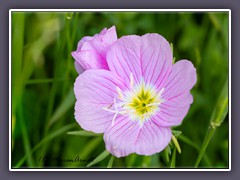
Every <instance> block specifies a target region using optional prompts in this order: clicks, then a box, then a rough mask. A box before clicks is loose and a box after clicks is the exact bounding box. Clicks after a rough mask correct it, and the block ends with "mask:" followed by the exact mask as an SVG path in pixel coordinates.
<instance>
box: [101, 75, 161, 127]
mask: <svg viewBox="0 0 240 180" xmlns="http://www.w3.org/2000/svg"><path fill="white" fill-rule="evenodd" d="M163 91H164V88H162V89H161V91H159V92H158V91H157V90H156V89H155V88H154V86H152V85H150V84H146V83H145V82H144V80H142V81H141V82H140V83H139V84H137V85H134V83H133V76H132V74H130V89H129V90H128V91H125V92H122V91H121V90H120V88H119V87H117V92H118V95H119V97H118V99H119V101H118V102H116V99H115V98H114V99H113V100H114V102H113V104H114V109H110V107H112V106H113V104H111V105H110V106H109V107H108V108H103V109H104V110H106V111H109V112H112V113H114V116H113V120H112V124H113V123H114V120H115V119H116V117H117V115H119V114H120V115H127V116H129V117H130V119H131V120H133V121H138V122H139V123H140V125H141V126H142V125H143V123H144V122H145V121H147V120H149V119H150V117H151V116H152V115H154V114H156V112H157V111H158V110H159V105H160V104H161V103H162V102H164V100H163V99H162V98H161V95H162V92H163Z"/></svg>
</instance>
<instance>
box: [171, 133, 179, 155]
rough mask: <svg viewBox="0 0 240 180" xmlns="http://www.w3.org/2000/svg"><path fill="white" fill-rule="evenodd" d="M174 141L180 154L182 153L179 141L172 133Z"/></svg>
mask: <svg viewBox="0 0 240 180" xmlns="http://www.w3.org/2000/svg"><path fill="white" fill-rule="evenodd" d="M172 141H173V144H174V146H175V147H176V148H177V150H178V152H179V154H181V148H180V146H179V144H178V141H177V139H176V137H175V136H174V135H172Z"/></svg>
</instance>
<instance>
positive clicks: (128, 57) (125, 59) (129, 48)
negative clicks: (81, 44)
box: [107, 35, 142, 82]
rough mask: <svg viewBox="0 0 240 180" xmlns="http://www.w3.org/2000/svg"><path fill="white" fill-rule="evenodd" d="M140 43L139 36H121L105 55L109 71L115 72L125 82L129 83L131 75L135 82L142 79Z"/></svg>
mask: <svg viewBox="0 0 240 180" xmlns="http://www.w3.org/2000/svg"><path fill="white" fill-rule="evenodd" d="M140 43H141V37H140V36H135V35H130V36H123V37H121V38H120V39H118V40H117V41H116V42H115V43H113V45H112V46H111V47H110V49H109V51H108V53H107V62H108V67H109V69H110V71H112V72H115V73H116V74H117V75H118V76H119V77H121V78H123V79H124V81H126V82H130V74H131V73H132V74H133V78H134V80H135V81H138V82H139V80H140V78H141V77H142V72H141V63H140Z"/></svg>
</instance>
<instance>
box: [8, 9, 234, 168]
mask: <svg viewBox="0 0 240 180" xmlns="http://www.w3.org/2000/svg"><path fill="white" fill-rule="evenodd" d="M33 11H37V12H73V11H78V12H80V11H81V12H91V11H95V12H102V11H105V12H116V11H119V12H132V11H135V12H151V11H152V12H170V11H171V12H228V13H229V19H228V20H229V29H228V35H229V36H228V38H229V39H228V43H229V44H228V46H229V52H228V55H229V64H228V66H229V67H228V70H229V71H228V73H229V76H228V77H229V84H228V87H229V92H228V93H229V130H228V131H229V148H228V151H229V169H194V168H192V169H187V168H186V169H176V168H174V169H67V168H66V169H50V168H49V169H12V167H11V162H12V159H11V140H12V133H11V132H12V130H11V127H12V126H11V125H12V112H11V111H12V97H11V94H12V89H11V83H12V82H11V74H12V73H11V59H12V57H11V43H12V36H11V35H12V33H11V24H12V22H11V20H12V17H11V14H12V12H33ZM9 171H231V10H230V9H10V10H9Z"/></svg>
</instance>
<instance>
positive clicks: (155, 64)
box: [141, 34, 173, 85]
mask: <svg viewBox="0 0 240 180" xmlns="http://www.w3.org/2000/svg"><path fill="white" fill-rule="evenodd" d="M141 43H142V46H141V50H142V53H141V55H142V74H143V77H144V80H145V82H146V83H151V84H153V85H155V84H156V85H159V84H161V83H162V82H164V81H165V80H166V79H167V78H168V75H169V73H170V70H171V67H172V59H173V56H172V50H171V47H170V44H169V43H168V41H167V40H166V39H165V38H164V37H162V36H161V35H159V34H146V35H144V36H142V42H141Z"/></svg>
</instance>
